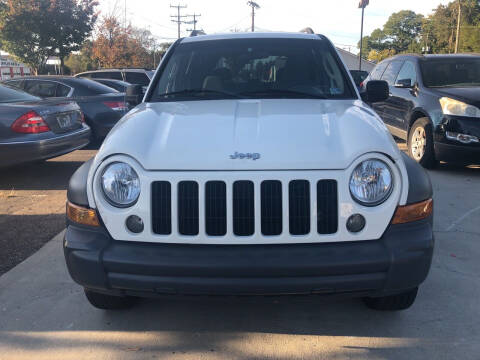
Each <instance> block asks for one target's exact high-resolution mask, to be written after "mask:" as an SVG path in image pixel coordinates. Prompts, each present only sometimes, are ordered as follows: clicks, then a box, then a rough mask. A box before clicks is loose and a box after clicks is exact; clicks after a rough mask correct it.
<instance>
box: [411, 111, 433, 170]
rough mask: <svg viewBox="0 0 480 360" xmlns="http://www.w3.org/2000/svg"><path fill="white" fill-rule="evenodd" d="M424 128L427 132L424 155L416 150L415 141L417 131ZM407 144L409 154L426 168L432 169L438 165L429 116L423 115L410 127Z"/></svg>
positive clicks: (425, 132)
mask: <svg viewBox="0 0 480 360" xmlns="http://www.w3.org/2000/svg"><path fill="white" fill-rule="evenodd" d="M422 130H423V131H424V134H425V149H424V152H423V155H422V156H419V154H418V153H416V151H415V148H416V146H415V145H416V142H415V141H414V137H415V135H416V134H417V131H422ZM407 146H408V155H409V156H410V157H411V158H412V159H414V160H415V161H417V162H418V163H419V164H420V165H422V166H423V167H424V168H427V169H432V168H434V167H435V166H436V165H437V160H436V159H435V149H434V145H433V128H432V124H431V123H430V120H429V119H428V118H426V117H423V118H420V119H417V120H416V121H415V122H414V123H413V125H412V127H411V128H410V132H409V133H408V141H407ZM415 153H416V154H415Z"/></svg>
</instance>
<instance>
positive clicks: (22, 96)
mask: <svg viewBox="0 0 480 360" xmlns="http://www.w3.org/2000/svg"><path fill="white" fill-rule="evenodd" d="M38 99H39V98H38V97H35V96H32V95H30V94H27V93H26V92H24V91H21V90H19V89H17V88H15V87H12V86H10V84H1V85H0V103H9V102H19V101H32V100H38Z"/></svg>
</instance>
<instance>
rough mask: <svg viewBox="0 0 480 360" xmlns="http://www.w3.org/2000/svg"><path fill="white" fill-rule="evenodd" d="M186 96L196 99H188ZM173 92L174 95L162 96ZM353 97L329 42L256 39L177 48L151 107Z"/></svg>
mask: <svg viewBox="0 0 480 360" xmlns="http://www.w3.org/2000/svg"><path fill="white" fill-rule="evenodd" d="M191 90H194V91H193V92H194V93H195V94H189V93H188V92H189V91H190V92H191ZM199 90H200V91H199ZM172 92H177V95H168V96H167V95H165V94H166V93H172ZM354 94H355V93H354V90H353V84H351V82H350V80H349V78H348V75H347V72H346V70H345V68H344V67H343V65H342V64H341V62H340V61H339V58H338V56H337V55H336V52H335V51H334V50H333V48H332V47H331V45H329V44H328V42H326V41H323V40H320V39H318V40H311V39H262V38H256V39H234V40H232V39H228V40H215V41H200V42H190V43H182V44H180V45H178V46H177V47H176V48H175V50H174V52H173V54H172V56H171V57H170V59H169V60H168V62H167V64H166V66H165V67H164V68H163V71H162V73H161V75H160V79H159V81H158V83H157V84H156V88H155V90H154V92H153V99H154V100H153V101H171V100H172V98H182V100H199V99H200V100H202V99H203V100H205V99H212V98H213V99H218V98H232V96H233V97H238V96H241V97H248V98H312V97H320V98H329V99H346V98H354V96H355V95H354Z"/></svg>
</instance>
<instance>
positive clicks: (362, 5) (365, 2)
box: [358, 0, 370, 70]
mask: <svg viewBox="0 0 480 360" xmlns="http://www.w3.org/2000/svg"><path fill="white" fill-rule="evenodd" d="M369 3H370V0H360V2H359V3H358V8H359V9H362V26H361V29H360V56H359V58H360V60H359V61H358V70H362V51H363V15H364V13H365V8H366V7H367V6H368V4H369Z"/></svg>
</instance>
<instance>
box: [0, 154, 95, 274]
mask: <svg viewBox="0 0 480 360" xmlns="http://www.w3.org/2000/svg"><path fill="white" fill-rule="evenodd" d="M95 153H96V150H94V149H92V150H78V151H75V152H73V153H70V154H67V155H64V156H60V157H58V158H55V159H52V160H49V161H45V162H37V163H33V164H24V165H19V166H16V167H11V168H6V169H0V174H1V175H0V233H1V236H0V249H1V250H0V275H1V274H2V273H4V272H5V271H8V270H9V269H11V268H12V267H13V266H15V265H17V264H18V263H19V262H21V261H22V260H24V259H25V258H27V257H28V256H30V255H31V254H33V253H34V252H35V251H37V250H38V249H39V248H40V247H42V246H43V245H44V244H45V243H46V242H47V241H48V240H50V239H51V238H52V237H53V236H55V235H56V234H58V233H59V232H60V231H61V230H62V229H63V228H64V227H65V201H66V193H67V191H66V190H67V184H68V180H69V178H70V176H71V175H72V174H73V173H74V171H75V170H76V169H77V168H78V167H79V166H80V165H81V164H83V162H84V161H86V160H88V159H90V158H91V157H92V156H94V155H95Z"/></svg>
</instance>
